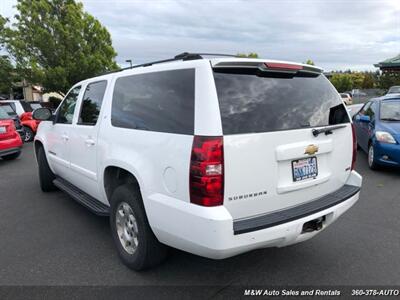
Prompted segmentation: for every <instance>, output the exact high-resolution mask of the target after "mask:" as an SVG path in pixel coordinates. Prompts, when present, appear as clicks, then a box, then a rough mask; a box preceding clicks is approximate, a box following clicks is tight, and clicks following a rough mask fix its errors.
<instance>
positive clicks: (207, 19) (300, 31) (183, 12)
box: [0, 0, 400, 71]
mask: <svg viewBox="0 0 400 300" xmlns="http://www.w3.org/2000/svg"><path fill="white" fill-rule="evenodd" d="M82 2H83V5H84V9H85V10H86V11H87V12H89V13H90V14H92V15H93V16H94V17H96V18H97V19H98V20H100V22H101V23H102V24H103V25H104V26H106V27H107V29H108V30H109V32H110V33H111V36H112V40H113V46H114V48H115V50H116V51H117V53H118V56H117V58H116V59H117V62H118V63H119V64H120V65H121V66H127V63H126V62H125V60H127V59H132V61H133V63H134V64H137V63H144V62H146V61H151V60H158V59H164V58H170V57H173V56H174V55H176V54H178V53H181V52H185V51H188V52H209V53H229V54H236V53H238V52H241V53H243V52H247V53H248V52H256V53H258V54H259V56H260V57H262V58H266V59H281V60H289V61H295V62H305V61H306V60H307V59H312V60H313V61H314V62H315V64H316V65H318V66H320V67H322V68H324V69H325V70H326V71H331V70H346V69H351V70H360V71H363V70H375V68H374V66H373V64H374V63H377V62H379V61H382V60H384V59H387V58H391V57H394V56H396V55H398V54H400V0H347V1H346V0H297V1H295V0H292V1H287V0H281V1H278V0H247V1H246V0H218V1H209V0H206V1H202V0H197V1H196V0H192V1H183V0H182V1H178V0H147V1H145V0H118V1H110V0H83V1H82ZM15 4H16V0H1V1H0V14H2V15H3V16H6V17H12V16H13V15H14V14H15V13H16V10H15V8H13V6H14V5H15Z"/></svg>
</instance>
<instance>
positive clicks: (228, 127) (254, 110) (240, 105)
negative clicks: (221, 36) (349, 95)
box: [214, 70, 350, 134]
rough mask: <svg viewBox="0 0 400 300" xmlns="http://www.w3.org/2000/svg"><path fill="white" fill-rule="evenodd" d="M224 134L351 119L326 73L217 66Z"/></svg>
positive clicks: (319, 124) (343, 121)
mask: <svg viewBox="0 0 400 300" xmlns="http://www.w3.org/2000/svg"><path fill="white" fill-rule="evenodd" d="M214 79H215V84H216V88H217V94H218V101H219V106H220V112H221V120H222V128H223V133H224V134H244V133H258V132H270V131H280V130H291V129H300V128H307V127H316V126H326V125H334V124H340V123H346V122H349V121H350V120H349V118H348V114H347V112H346V109H345V107H344V105H343V103H342V101H341V99H340V97H339V94H338V93H337V91H336V90H335V89H334V87H333V86H332V85H331V84H330V83H329V81H328V80H327V79H326V78H325V77H324V76H323V75H318V76H317V77H296V76H295V77H292V78H273V77H259V76H257V75H254V74H240V73H237V72H235V73H229V71H225V70H223V71H221V70H214Z"/></svg>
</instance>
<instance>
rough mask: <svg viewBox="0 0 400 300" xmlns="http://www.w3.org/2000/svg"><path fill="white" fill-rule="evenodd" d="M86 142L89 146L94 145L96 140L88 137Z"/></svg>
mask: <svg viewBox="0 0 400 300" xmlns="http://www.w3.org/2000/svg"><path fill="white" fill-rule="evenodd" d="M85 144H86V145H87V146H93V145H94V144H95V142H94V140H92V139H87V140H86V141H85Z"/></svg>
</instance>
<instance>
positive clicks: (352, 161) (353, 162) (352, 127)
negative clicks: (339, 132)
mask: <svg viewBox="0 0 400 300" xmlns="http://www.w3.org/2000/svg"><path fill="white" fill-rule="evenodd" d="M351 133H352V135H353V157H352V159H351V169H352V170H354V168H355V166H356V159H357V137H356V130H355V127H354V124H351Z"/></svg>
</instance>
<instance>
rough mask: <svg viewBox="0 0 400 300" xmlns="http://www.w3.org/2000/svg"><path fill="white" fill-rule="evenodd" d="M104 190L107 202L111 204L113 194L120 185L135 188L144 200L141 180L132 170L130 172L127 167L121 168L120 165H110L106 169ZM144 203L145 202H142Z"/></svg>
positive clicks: (103, 177)
mask: <svg viewBox="0 0 400 300" xmlns="http://www.w3.org/2000/svg"><path fill="white" fill-rule="evenodd" d="M102 179H103V189H104V193H105V196H106V198H107V201H108V203H109V204H111V203H110V201H111V196H112V192H113V191H114V190H115V189H116V188H117V187H118V186H120V185H123V184H129V185H131V186H132V187H133V188H135V189H137V190H138V191H139V193H140V194H141V195H142V199H143V190H142V185H141V182H140V179H139V178H138V176H137V175H136V174H135V172H132V171H131V170H128V169H127V168H125V167H121V166H118V165H108V166H107V167H105V168H104V172H103V176H102ZM142 201H143V200H142Z"/></svg>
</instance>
